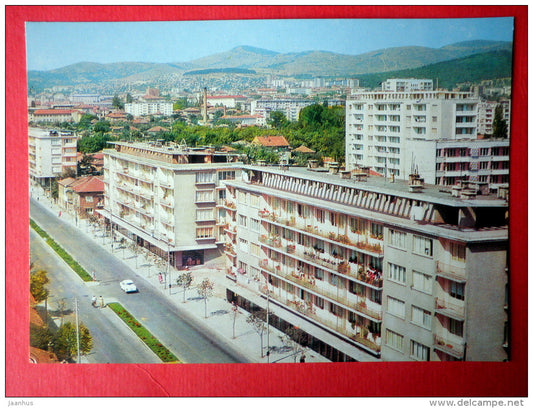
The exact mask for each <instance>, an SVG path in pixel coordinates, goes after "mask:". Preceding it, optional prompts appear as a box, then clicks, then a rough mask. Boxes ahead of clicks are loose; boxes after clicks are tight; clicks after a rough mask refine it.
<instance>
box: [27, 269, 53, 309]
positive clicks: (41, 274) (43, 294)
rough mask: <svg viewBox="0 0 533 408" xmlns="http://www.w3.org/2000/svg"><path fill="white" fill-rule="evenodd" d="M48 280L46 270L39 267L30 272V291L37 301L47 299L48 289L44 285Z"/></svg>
mask: <svg viewBox="0 0 533 408" xmlns="http://www.w3.org/2000/svg"><path fill="white" fill-rule="evenodd" d="M48 282H50V279H48V274H47V272H46V271H44V270H42V269H40V270H38V271H35V272H33V273H31V274H30V293H31V294H32V296H33V298H34V299H35V301H36V302H37V303H41V302H42V301H43V300H46V299H48V294H49V291H48V289H47V288H46V285H47V284H48Z"/></svg>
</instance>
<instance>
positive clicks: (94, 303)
mask: <svg viewBox="0 0 533 408" xmlns="http://www.w3.org/2000/svg"><path fill="white" fill-rule="evenodd" d="M92 305H93V307H96V296H94V295H93V298H92Z"/></svg>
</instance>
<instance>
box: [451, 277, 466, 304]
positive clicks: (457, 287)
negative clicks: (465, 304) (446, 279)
mask: <svg viewBox="0 0 533 408" xmlns="http://www.w3.org/2000/svg"><path fill="white" fill-rule="evenodd" d="M450 296H451V297H454V298H456V299H459V300H465V284H464V283H459V282H454V281H451V282H450Z"/></svg>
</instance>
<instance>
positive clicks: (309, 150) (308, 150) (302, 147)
mask: <svg viewBox="0 0 533 408" xmlns="http://www.w3.org/2000/svg"><path fill="white" fill-rule="evenodd" d="M293 151H294V152H300V153H315V151H314V150H313V149H310V148H308V147H307V146H304V145H301V146H300V147H298V148H296V149H294V150H293Z"/></svg>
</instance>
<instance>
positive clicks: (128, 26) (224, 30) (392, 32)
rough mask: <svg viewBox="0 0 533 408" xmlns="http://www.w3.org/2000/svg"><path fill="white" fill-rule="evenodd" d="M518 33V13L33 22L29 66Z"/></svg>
mask: <svg viewBox="0 0 533 408" xmlns="http://www.w3.org/2000/svg"><path fill="white" fill-rule="evenodd" d="M296 33H298V35H295V34H296ZM346 38H349V39H351V41H346V40H345V39H346ZM181 39H186V46H185V47H183V46H182V44H181V43H180V42H179V40H181ZM213 39H215V41H213ZM369 39H371V40H370V41H369ZM512 39H513V18H511V17H498V18H472V19H410V20H406V19H321V20H318V19H298V20H296V19H287V20H226V21H222V20H213V21H161V22H106V23H103V22H97V23H93V22H76V23H55V22H54V23H48V22H46V23H44V22H28V23H26V47H27V69H28V70H43V71H45V70H51V69H57V68H61V67H64V66H67V65H71V64H75V63H77V62H83V61H88V62H95V63H112V62H132V61H136V62H155V63H157V62H159V63H178V62H189V61H192V60H194V59H198V58H202V57H206V56H208V55H212V54H216V53H219V52H224V51H227V50H230V49H232V48H234V47H237V46H241V45H247V46H253V47H258V48H263V49H267V50H270V51H274V52H279V53H290V52H304V51H310V50H320V51H330V52H335V53H339V54H346V55H358V54H362V53H365V52H371V51H375V50H379V49H383V48H389V47H402V46H421V47H430V48H439V47H442V46H445V45H449V44H453V43H457V42H461V41H469V40H492V41H512ZM340 40H343V41H340Z"/></svg>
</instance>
